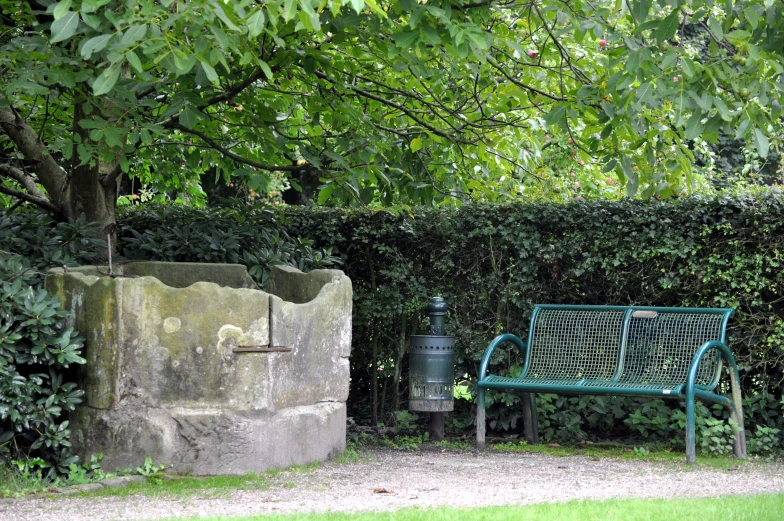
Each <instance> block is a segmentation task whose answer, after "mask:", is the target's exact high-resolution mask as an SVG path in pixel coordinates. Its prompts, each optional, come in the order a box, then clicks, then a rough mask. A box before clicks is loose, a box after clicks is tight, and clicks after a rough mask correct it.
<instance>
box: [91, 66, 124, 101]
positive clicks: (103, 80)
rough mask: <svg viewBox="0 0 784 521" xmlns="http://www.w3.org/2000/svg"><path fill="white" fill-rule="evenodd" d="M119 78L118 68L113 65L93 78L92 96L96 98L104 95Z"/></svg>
mask: <svg viewBox="0 0 784 521" xmlns="http://www.w3.org/2000/svg"><path fill="white" fill-rule="evenodd" d="M119 77H120V66H119V65H118V64H116V63H114V64H112V65H111V66H110V67H109V68H108V69H106V70H105V71H103V72H102V73H101V74H99V75H98V77H97V78H95V81H94V82H93V94H94V95H96V96H100V95H101V94H106V93H107V92H109V91H110V90H112V88H113V87H114V84H115V83H117V79H118V78H119Z"/></svg>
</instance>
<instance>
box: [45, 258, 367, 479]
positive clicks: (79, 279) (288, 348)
mask: <svg viewBox="0 0 784 521" xmlns="http://www.w3.org/2000/svg"><path fill="white" fill-rule="evenodd" d="M107 273H108V269H107V268H106V267H101V266H87V267H80V268H69V269H64V268H57V269H53V270H50V271H49V272H48V274H47V277H46V289H47V290H48V291H49V292H50V293H53V294H55V295H58V296H59V297H60V300H61V302H62V305H63V307H64V308H65V309H69V310H71V311H73V319H72V320H73V326H74V327H75V328H76V330H77V331H79V332H80V333H81V335H82V336H84V337H85V339H86V340H85V353H84V356H85V358H86V359H87V363H86V365H85V366H83V367H82V368H81V376H80V388H81V389H83V390H84V391H85V397H84V403H83V404H82V405H80V406H79V407H78V408H77V410H76V412H75V413H74V414H72V418H71V424H70V428H71V430H72V433H73V434H72V442H73V444H74V448H75V450H76V452H77V453H78V454H80V455H81V456H83V457H87V458H89V456H90V455H91V454H98V453H102V454H103V455H104V459H103V468H104V469H106V470H107V471H114V470H115V469H116V468H120V469H124V468H127V467H128V466H134V467H135V466H137V465H140V464H142V463H143V462H144V459H145V457H146V456H150V457H151V458H152V461H153V463H155V464H166V465H167V467H168V466H171V467H170V468H171V470H172V471H175V472H191V473H193V474H198V475H204V474H243V473H247V472H261V471H264V470H266V469H269V468H275V467H286V466H289V465H293V464H306V463H309V462H312V461H319V460H324V459H326V458H329V457H331V456H333V455H335V454H338V453H340V452H342V451H343V450H344V449H345V439H346V398H347V397H348V386H349V362H348V356H349V353H350V349H351V304H352V302H351V299H352V290H351V281H350V280H349V279H348V278H347V277H346V276H345V275H344V274H343V272H341V271H338V270H314V271H311V272H309V273H302V272H301V271H299V270H297V269H295V268H291V267H287V266H277V267H274V268H273V269H272V271H271V274H270V282H269V292H265V291H261V290H258V289H255V284H254V283H253V281H252V280H251V278H250V277H249V276H248V273H247V270H246V268H245V267H244V266H241V265H232V264H200V263H167V262H130V263H124V264H118V265H115V266H114V272H113V276H108V275H107Z"/></svg>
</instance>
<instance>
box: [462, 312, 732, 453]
mask: <svg viewBox="0 0 784 521" xmlns="http://www.w3.org/2000/svg"><path fill="white" fill-rule="evenodd" d="M733 312H734V311H733V310H732V309H722V308H665V307H645V306H577V305H556V304H537V305H536V306H535V307H534V310H533V313H532V315H531V327H530V330H529V334H528V342H527V343H525V342H523V341H522V340H521V339H520V338H519V337H517V336H515V335H513V334H509V333H506V334H502V335H499V336H497V337H496V338H495V339H493V341H492V342H490V344H489V345H488V346H487V349H486V350H485V353H484V356H483V357H482V362H481V364H480V366H479V380H478V382H477V388H478V407H477V416H476V422H477V429H476V445H477V449H478V450H483V449H484V447H485V428H486V427H485V393H486V391H487V389H497V390H507V391H512V392H516V393H524V394H525V396H524V397H523V405H524V409H525V413H526V414H524V421H526V423H527V424H526V430H527V432H532V433H533V437H534V438H537V437H538V434H537V433H536V407H535V394H534V393H555V394H577V395H616V396H617V395H625V396H657V397H661V398H676V399H681V400H685V401H686V461H687V462H689V463H693V462H694V461H695V420H694V404H695V400H696V399H701V400H704V401H707V402H713V403H719V404H721V405H723V406H725V407H726V408H727V409H728V410H729V411H730V417H731V418H732V419H733V420H734V422H735V423H736V424H737V425H738V428H739V429H740V430H739V431H738V432H736V433H735V441H734V444H733V449H734V453H735V456H736V457H738V458H745V457H746V439H745V434H744V430H743V406H742V402H741V389H740V379H739V377H738V366H737V364H736V362H735V358H734V357H733V356H732V353H731V351H730V350H729V348H728V347H727V346H726V344H725V341H726V328H727V322H728V321H729V318H730V316H731V315H732V313H733ZM559 319H560V320H564V321H565V322H566V323H565V324H564V325H565V326H567V327H569V328H571V330H568V331H564V330H563V329H566V328H563V329H559V328H558V327H557V326H558V320H559ZM542 320H544V323H543V324H540V322H541V321H542ZM548 320H549V322H548ZM616 336H617V343H616V340H615V338H616ZM506 343H511V344H513V345H515V346H517V348H518V349H519V350H520V352H521V354H522V357H523V360H525V362H524V366H523V370H522V372H521V374H520V376H519V377H517V378H511V377H502V376H496V375H489V374H487V368H488V365H489V363H490V359H491V357H492V356H493V352H494V351H495V350H496V349H497V348H498V347H499V346H501V345H502V344H506ZM542 344H544V346H542ZM548 344H549V345H548ZM529 346H530V347H529ZM548 349H549V350H548ZM611 362H612V365H610V363H611ZM722 363H726V364H727V368H728V369H729V375H730V387H731V390H732V398H731V399H730V398H728V397H726V396H722V395H720V394H717V393H715V392H714V390H715V388H716V386H717V385H718V383H719V378H720V377H721V373H722ZM559 364H561V365H570V366H571V374H570V373H569V369H570V368H563V370H562V369H561V368H559V367H558V365H559ZM610 373H612V374H611V375H610ZM526 416H527V419H525V417H526Z"/></svg>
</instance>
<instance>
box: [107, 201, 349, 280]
mask: <svg viewBox="0 0 784 521" xmlns="http://www.w3.org/2000/svg"><path fill="white" fill-rule="evenodd" d="M118 241H119V242H118V250H119V251H120V253H122V254H123V255H124V256H125V257H126V258H128V259H145V260H160V261H169V262H216V263H234V264H244V265H245V266H247V267H248V272H249V273H250V275H251V277H253V279H254V280H255V281H256V282H257V283H258V284H259V285H260V286H262V287H264V286H266V282H267V278H268V276H269V270H270V267H272V266H275V265H280V264H284V265H289V266H295V267H297V268H299V269H300V270H302V271H310V270H312V269H318V268H326V267H332V266H335V265H337V264H340V262H341V261H340V259H339V258H338V257H334V256H332V255H331V253H332V250H331V248H325V249H323V250H317V249H314V248H313V246H312V241H310V240H309V239H306V238H305V239H302V238H296V239H293V238H292V237H290V236H289V234H288V233H287V232H286V230H285V229H283V228H281V227H280V226H279V225H278V224H277V223H276V221H275V216H274V214H273V213H272V212H271V211H269V210H264V209H261V208H257V209H251V210H249V211H248V212H247V213H245V212H243V213H240V212H237V211H231V210H226V209H217V208H191V207H184V206H172V207H149V206H144V207H138V208H133V209H129V210H126V211H125V212H124V213H123V218H122V220H121V222H120V226H119V230H118Z"/></svg>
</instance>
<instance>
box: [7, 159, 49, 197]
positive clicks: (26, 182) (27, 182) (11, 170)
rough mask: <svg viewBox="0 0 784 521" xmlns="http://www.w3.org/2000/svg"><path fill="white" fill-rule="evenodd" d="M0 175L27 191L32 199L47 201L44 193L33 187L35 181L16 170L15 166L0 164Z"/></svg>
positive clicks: (23, 172)
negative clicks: (13, 180)
mask: <svg viewBox="0 0 784 521" xmlns="http://www.w3.org/2000/svg"><path fill="white" fill-rule="evenodd" d="M0 175H3V176H5V177H10V178H11V179H15V180H16V181H17V182H18V183H19V184H20V185H22V186H23V187H24V189H25V190H27V193H29V194H30V195H32V196H33V197H39V198H41V199H48V198H47V197H46V195H44V193H43V192H42V191H41V190H39V189H38V187H37V186H35V179H33V178H32V177H30V176H29V175H28V174H27V173H25V171H24V170H22V169H21V168H16V167H15V166H11V165H8V164H0Z"/></svg>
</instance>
